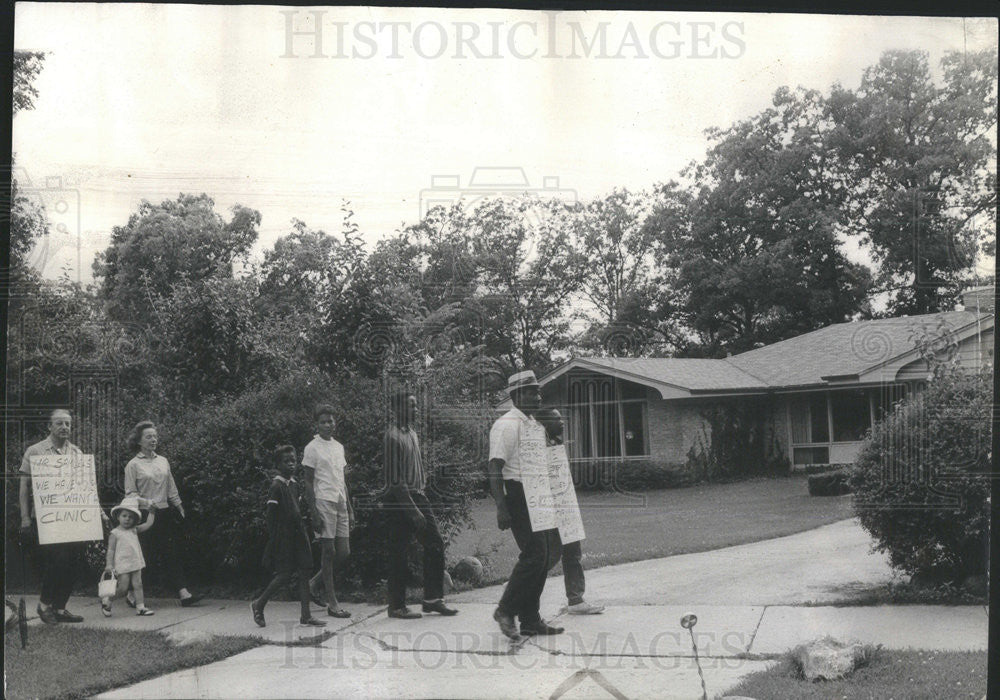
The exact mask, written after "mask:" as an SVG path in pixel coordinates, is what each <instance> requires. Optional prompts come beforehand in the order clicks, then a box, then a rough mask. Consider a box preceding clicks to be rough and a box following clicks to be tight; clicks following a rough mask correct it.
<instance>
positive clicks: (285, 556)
mask: <svg viewBox="0 0 1000 700" xmlns="http://www.w3.org/2000/svg"><path fill="white" fill-rule="evenodd" d="M297 462H298V460H297V458H296V454H295V448H294V447H292V446H291V445H282V446H280V447H278V448H277V449H275V451H274V466H275V467H276V468H277V470H278V474H276V475H275V477H274V479H273V480H272V481H271V488H270V489H269V490H268V492H267V532H268V542H267V547H266V548H265V550H264V566H265V567H267V568H269V569H271V570H273V571H274V577H273V578H272V579H271V582H270V583H269V584H268V585H267V588H265V589H264V592H263V593H261V594H260V597H259V598H257V600H253V601H251V602H250V612H251V614H252V615H253V621H254V622H255V623H257V625H258V626H260V627H263V626H264V625H266V624H267V623H266V622H265V620H264V606H265V605H267V601H268V600H269V599H270V598H271V596H272V595H274V593H275V591H277V590H278V589H279V588H281V587H282V586H286V585H288V582H289V581H290V580H291V577H292V574H293V573H296V572H297V573H298V575H299V601H300V603H301V606H302V610H301V616H300V618H299V622H300V623H302V624H303V625H310V626H312V627H325V626H326V623H325V622H323V621H321V620H317V619H316V618H314V617H313V616H312V612H311V611H310V610H309V575H310V574H311V573H312V553H311V552H310V549H309V535H308V534H307V533H306V528H305V524H304V522H303V520H302V513H301V511H300V510H299V503H298V501H299V499H298V494H297V493H296V486H295V483H294V482H293V481H291V477H292V474H294V473H295V466H296V464H297Z"/></svg>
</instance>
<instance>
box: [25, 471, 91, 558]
mask: <svg viewBox="0 0 1000 700" xmlns="http://www.w3.org/2000/svg"><path fill="white" fill-rule="evenodd" d="M30 462H31V490H32V493H33V495H34V501H35V518H36V520H37V522H38V544H56V543H59V542H81V541H88V540H100V539H103V538H104V530H103V528H102V526H101V506H100V502H99V501H98V498H97V475H96V472H95V470H94V455H84V454H67V455H36V456H33V457H31V458H30Z"/></svg>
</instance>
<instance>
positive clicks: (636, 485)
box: [570, 460, 692, 491]
mask: <svg viewBox="0 0 1000 700" xmlns="http://www.w3.org/2000/svg"><path fill="white" fill-rule="evenodd" d="M570 471H571V472H572V474H573V483H574V485H575V486H576V488H578V489H580V490H582V491H649V490H652V489H670V488H676V487H678V486H685V485H687V484H690V483H691V482H692V478H691V473H690V471H689V470H688V469H687V467H686V465H683V464H675V463H672V462H664V461H660V460H628V461H625V460H590V461H579V462H573V463H572V464H571V465H570Z"/></svg>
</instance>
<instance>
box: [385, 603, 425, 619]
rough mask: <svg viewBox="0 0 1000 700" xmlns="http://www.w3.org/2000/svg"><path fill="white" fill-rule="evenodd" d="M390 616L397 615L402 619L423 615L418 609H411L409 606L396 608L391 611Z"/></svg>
mask: <svg viewBox="0 0 1000 700" xmlns="http://www.w3.org/2000/svg"><path fill="white" fill-rule="evenodd" d="M389 617H396V618H399V619H400V620H416V619H417V618H418V617H423V615H421V614H420V613H418V612H417V611H416V610H410V609H409V608H407V607H405V606H404V607H402V608H395V609H394V610H390V611H389Z"/></svg>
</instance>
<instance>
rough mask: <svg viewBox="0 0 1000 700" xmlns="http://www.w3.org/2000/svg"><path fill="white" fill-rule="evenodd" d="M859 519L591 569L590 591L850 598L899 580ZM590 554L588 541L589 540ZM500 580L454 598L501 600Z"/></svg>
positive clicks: (554, 591)
mask: <svg viewBox="0 0 1000 700" xmlns="http://www.w3.org/2000/svg"><path fill="white" fill-rule="evenodd" d="M871 542H872V540H871V538H870V537H869V536H868V533H866V532H865V531H864V530H863V529H862V528H861V526H860V525H859V524H858V522H857V520H854V519H851V520H842V521H840V522H837V523H833V524H831V525H824V526H823V527H819V528H816V529H815V530H809V531H806V532H801V533H798V534H796V535H789V536H788V537H779V538H777V539H773V540H765V541H763V542H754V543H751V544H742V545H738V546H736V547H726V548H725V549H717V550H714V551H711V552H699V553H697V554H682V555H679V556H674V557H665V558H663V559H650V560H647V561H638V562H632V563H629V564H618V565H615V566H607V567H603V568H600V569H593V570H590V571H587V572H586V574H587V599H588V600H592V601H595V602H597V601H599V602H602V603H610V604H630V605H696V604H702V605H802V604H805V603H835V602H840V601H846V600H850V597H851V592H852V591H857V590H859V589H863V588H867V587H870V586H875V585H878V584H882V583H887V582H889V581H891V580H893V572H892V570H891V569H890V568H889V564H888V560H887V558H886V557H885V556H884V555H881V554H872V553H871V551H870V549H871ZM583 551H584V557H586V552H587V542H586V541H584V543H583ZM501 590H502V586H491V587H489V588H480V589H478V590H475V591H468V592H465V593H461V594H458V595H455V596H452V597H451V598H450V599H451V600H453V601H455V602H484V603H485V602H496V601H497V600H499V599H500V593H501ZM542 603H543V606H544V607H545V608H547V609H552V608H553V607H556V608H558V607H559V606H561V605H563V604H564V603H565V591H564V590H563V580H562V577H561V576H560V577H558V578H550V579H549V580H548V583H546V584H545V593H544V594H543V597H542Z"/></svg>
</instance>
